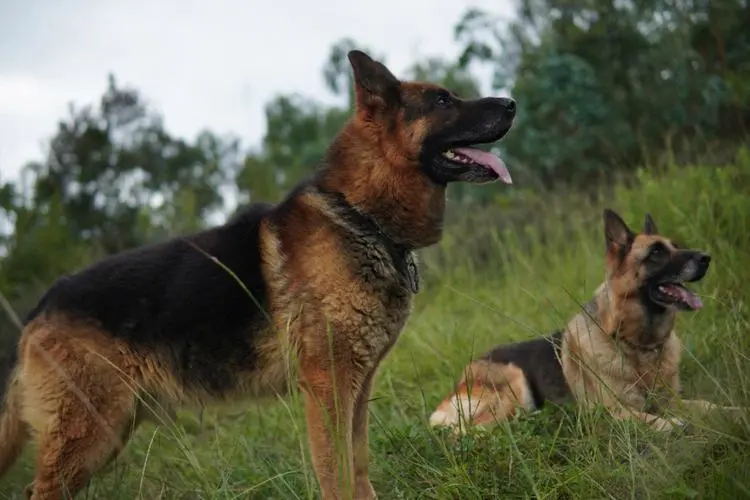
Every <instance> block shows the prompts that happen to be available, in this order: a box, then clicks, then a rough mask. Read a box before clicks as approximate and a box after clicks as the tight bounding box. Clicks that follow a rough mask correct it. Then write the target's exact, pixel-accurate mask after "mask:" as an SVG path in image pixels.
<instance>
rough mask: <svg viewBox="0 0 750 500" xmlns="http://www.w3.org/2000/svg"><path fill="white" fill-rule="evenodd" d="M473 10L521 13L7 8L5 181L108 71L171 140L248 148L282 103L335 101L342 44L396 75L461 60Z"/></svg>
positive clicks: (124, 1)
mask: <svg viewBox="0 0 750 500" xmlns="http://www.w3.org/2000/svg"><path fill="white" fill-rule="evenodd" d="M470 6H475V7H480V8H482V9H485V10H488V11H490V12H492V13H493V14H499V15H502V16H504V17H510V16H512V11H513V7H512V3H511V0H496V1H490V0H469V1H467V0H463V1H462V0H376V1H374V2H364V1H362V2H356V1H352V0H348V1H346V0H318V1H313V2H310V1H300V0H298V1H268V0H265V1H262V2H261V1H260V0H244V1H243V0H215V1H213V2H209V1H207V0H180V1H177V0H152V1H148V0H98V1H97V0H75V1H74V0H27V1H25V2H22V1H12V0H11V1H0V180H2V181H5V180H11V179H16V178H17V175H18V172H19V170H20V167H21V166H23V165H24V164H25V163H26V162H27V161H29V160H33V159H41V158H42V157H43V151H44V149H43V147H44V141H46V140H47V139H48V138H49V137H50V136H51V135H52V134H53V133H54V132H55V129H56V124H57V121H58V120H59V119H60V118H62V117H63V116H65V115H66V114H67V105H68V103H69V102H70V101H73V102H74V103H75V104H76V105H78V106H82V105H85V104H89V103H94V102H95V101H96V100H98V98H99V97H100V96H101V94H102V93H103V91H104V90H105V88H106V84H107V81H106V78H107V73H108V72H113V73H114V74H115V76H116V77H117V79H118V82H119V83H120V84H127V85H133V86H135V88H137V89H138V90H139V91H141V93H142V95H143V97H145V98H146V99H147V100H148V102H149V103H150V105H151V108H152V109H155V110H157V111H159V112H160V113H161V114H162V115H163V116H164V118H165V126H166V128H167V130H168V131H169V132H171V133H173V134H176V135H179V136H182V137H187V138H192V137H194V135H195V134H196V133H197V132H198V131H199V130H200V129H201V128H204V127H207V128H209V129H211V130H212V131H214V132H216V133H220V134H221V133H225V132H232V133H234V134H237V135H239V136H240V137H241V138H242V139H243V145H244V146H248V145H250V144H257V143H258V142H259V140H260V139H261V137H262V135H263V133H264V131H265V125H264V116H263V106H264V105H265V103H267V102H268V101H269V100H270V99H271V98H272V97H273V96H274V95H276V94H278V93H291V92H297V93H301V94H303V95H306V96H310V97H314V98H319V99H324V100H325V99H331V97H330V95H328V94H327V92H326V89H325V86H324V83H323V78H322V75H321V70H322V67H323V64H324V63H325V61H326V58H327V56H328V51H329V48H330V47H331V45H332V44H333V43H334V42H336V41H337V40H338V39H340V38H342V37H345V36H347V37H351V38H353V39H354V40H355V41H357V42H358V43H361V44H363V45H364V46H366V47H369V48H371V49H372V50H373V51H374V52H376V53H379V54H385V55H386V63H387V64H388V66H389V67H390V68H391V70H393V71H394V73H395V74H396V75H397V76H398V75H399V74H400V73H401V72H402V71H403V70H404V69H405V68H406V67H407V66H409V65H411V64H412V63H413V62H415V61H416V59H417V58H420V57H423V56H427V55H440V56H448V57H453V56H455V55H456V54H457V51H458V47H457V46H456V45H455V43H454V42H453V26H454V25H455V23H456V22H457V21H458V20H459V18H460V16H461V15H462V14H463V13H464V12H465V11H466V10H467V9H468V8H469V7H470Z"/></svg>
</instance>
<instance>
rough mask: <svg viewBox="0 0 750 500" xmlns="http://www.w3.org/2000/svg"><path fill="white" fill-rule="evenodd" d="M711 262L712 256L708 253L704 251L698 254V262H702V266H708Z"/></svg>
mask: <svg viewBox="0 0 750 500" xmlns="http://www.w3.org/2000/svg"><path fill="white" fill-rule="evenodd" d="M710 263H711V256H710V255H708V254H707V253H702V254H699V255H698V264H700V266H701V267H708V265H709V264H710Z"/></svg>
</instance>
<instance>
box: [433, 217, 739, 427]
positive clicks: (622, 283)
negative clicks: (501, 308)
mask: <svg viewBox="0 0 750 500" xmlns="http://www.w3.org/2000/svg"><path fill="white" fill-rule="evenodd" d="M604 230H605V235H606V246H607V255H606V279H605V281H604V283H603V284H601V285H600V286H599V288H598V289H597V290H596V293H595V295H594V298H593V299H592V300H591V301H590V302H588V303H587V304H586V305H585V306H584V308H583V310H582V311H581V312H579V313H578V314H576V315H575V316H574V317H573V318H572V319H571V321H570V322H569V323H568V325H567V326H566V327H565V329H563V330H562V331H559V332H556V333H554V334H552V335H549V336H547V337H541V338H536V339H533V340H529V341H525V342H518V343H515V344H509V345H501V346H498V347H496V348H495V349H493V350H492V351H490V352H488V353H486V354H485V355H484V356H482V357H481V358H480V359H477V360H476V361H474V362H472V363H470V364H469V365H468V366H467V367H466V368H465V370H464V375H463V377H462V379H461V380H460V382H459V384H458V386H457V387H456V389H455V390H454V392H453V393H452V394H451V395H450V396H448V397H447V398H445V399H444V400H443V401H441V403H440V404H439V405H438V407H437V408H436V409H435V411H434V412H433V414H432V415H431V417H430V423H431V424H432V425H433V426H455V427H454V430H455V431H457V432H462V431H463V430H465V429H466V428H467V427H471V426H479V427H483V428H486V427H489V426H492V425H493V424H495V423H497V422H498V421H502V420H505V419H507V418H510V417H513V416H516V415H518V414H519V411H520V410H522V409H523V410H534V409H536V408H539V407H541V406H542V405H543V404H544V402H545V401H549V402H552V403H554V404H563V403H566V402H567V401H570V400H575V401H576V402H577V403H578V404H580V405H582V406H596V405H603V406H605V407H606V408H607V409H608V411H609V412H610V414H612V415H613V416H614V417H615V418H627V417H634V418H637V419H640V420H643V421H645V422H647V423H649V424H651V425H652V426H653V427H654V428H655V429H659V430H669V429H672V428H673V427H674V426H675V425H678V424H680V423H681V422H680V421H678V420H676V419H674V418H669V417H666V416H663V415H659V413H660V410H665V409H666V408H668V407H670V406H674V405H678V404H682V405H684V406H687V407H688V408H689V409H690V408H692V409H695V410H709V409H714V408H716V406H715V405H713V404H712V403H709V402H707V401H690V400H680V398H679V397H678V395H679V393H680V376H679V363H680V356H681V351H682V346H681V344H680V340H679V338H678V337H677V334H676V333H675V317H676V313H677V312H678V311H679V310H688V309H692V308H693V307H694V306H695V307H698V306H699V301H697V298H696V296H695V295H694V294H692V293H691V295H690V297H692V299H695V301H693V302H692V303H688V302H683V301H681V300H672V299H673V297H671V296H665V295H664V293H663V292H662V291H661V290H662V288H661V287H663V286H664V285H667V286H670V287H673V286H675V285H679V286H681V287H682V289H684V290H685V291H686V292H687V289H686V288H684V286H683V284H684V283H685V282H691V281H698V280H700V279H702V278H703V276H704V275H705V273H706V271H707V270H708V266H709V262H710V257H709V256H708V254H706V253H703V252H701V251H696V250H686V249H681V248H679V247H678V246H677V245H676V244H675V243H673V242H672V241H671V240H670V239H668V238H666V237H664V236H661V235H659V234H658V232H657V229H656V225H655V223H654V221H653V219H652V218H651V216H650V215H647V216H646V221H645V226H644V229H643V232H641V233H640V234H635V233H633V232H632V231H631V230H630V229H629V228H628V227H627V225H626V224H625V223H624V222H623V221H622V219H621V218H620V217H619V216H618V215H617V214H616V213H615V212H613V211H611V210H605V211H604ZM692 299H691V300H692ZM696 301H697V302H696ZM691 304H692V305H691ZM724 409H726V410H737V408H724Z"/></svg>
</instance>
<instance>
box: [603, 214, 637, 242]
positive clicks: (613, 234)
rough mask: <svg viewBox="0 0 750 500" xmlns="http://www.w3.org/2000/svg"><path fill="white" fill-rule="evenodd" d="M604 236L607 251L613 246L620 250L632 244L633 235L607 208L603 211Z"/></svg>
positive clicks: (618, 217) (617, 216)
mask: <svg viewBox="0 0 750 500" xmlns="http://www.w3.org/2000/svg"><path fill="white" fill-rule="evenodd" d="M604 236H605V238H606V243H607V250H610V249H611V248H612V247H613V246H614V247H615V248H622V247H627V246H630V244H631V243H633V239H634V238H635V235H634V234H633V232H632V231H631V230H630V228H628V225H627V224H625V222H624V221H623V220H622V219H621V218H620V216H619V215H617V214H616V213H615V211H614V210H610V209H609V208H605V209H604Z"/></svg>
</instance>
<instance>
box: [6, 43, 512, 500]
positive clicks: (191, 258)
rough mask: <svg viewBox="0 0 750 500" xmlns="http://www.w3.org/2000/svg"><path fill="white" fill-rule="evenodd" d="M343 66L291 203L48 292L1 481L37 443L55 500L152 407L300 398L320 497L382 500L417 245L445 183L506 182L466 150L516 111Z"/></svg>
mask: <svg viewBox="0 0 750 500" xmlns="http://www.w3.org/2000/svg"><path fill="white" fill-rule="evenodd" d="M348 57H349V61H350V63H351V65H352V68H353V71H354V79H355V91H356V110H355V114H354V116H353V117H352V118H351V119H350V120H349V122H348V123H347V124H346V125H345V127H344V128H343V130H342V131H341V132H340V133H339V134H338V136H337V137H336V138H335V140H334V141H333V143H332V144H331V146H330V148H329V150H328V152H327V155H326V158H325V162H324V166H323V167H322V168H321V169H320V170H319V171H318V172H317V173H316V174H315V175H314V176H313V177H312V178H311V179H310V180H308V181H307V182H304V183H302V184H301V185H299V186H298V187H297V188H296V189H295V190H294V191H293V192H292V193H291V194H289V195H288V197H287V198H286V199H285V200H284V201H282V202H281V203H280V204H278V205H276V206H271V205H266V204H256V205H253V206H251V207H250V208H248V209H247V210H245V211H244V212H242V213H240V214H239V215H237V216H236V217H234V218H233V219H232V220H230V221H229V222H228V223H226V224H225V225H222V226H219V227H216V228H214V229H210V230H207V231H202V232H199V233H197V234H193V235H190V236H186V237H181V238H175V239H172V240H170V241H167V242H165V243H162V244H158V245H154V246H149V247H145V248H139V249H136V250H132V251H128V252H124V253H121V254H119V255H115V256H113V257H110V258H107V259H105V260H102V261H100V262H98V263H96V264H94V265H92V266H91V267H88V268H86V269H84V270H82V271H80V272H78V273H77V274H74V275H72V276H70V277H66V278H63V279H60V280H58V281H57V282H56V283H55V284H54V285H53V286H52V287H51V288H50V290H49V291H48V292H47V293H46V295H45V296H44V297H43V298H42V300H41V301H40V303H39V305H38V306H37V308H36V309H35V310H34V311H33V312H32V313H31V314H30V316H29V318H28V320H27V324H26V326H25V329H24V331H23V334H22V336H21V339H20V342H19V346H18V349H19V362H18V366H17V367H16V368H15V370H14V372H13V375H12V377H11V381H10V385H9V388H8V392H7V395H6V399H5V406H4V410H3V413H2V416H1V417H0V474H2V473H3V472H5V470H6V469H7V468H8V467H9V466H10V465H11V463H12V462H13V461H14V459H15V458H16V456H17V455H18V453H19V452H20V450H21V448H22V446H23V444H24V442H25V441H26V439H27V437H29V436H30V435H31V434H34V435H35V437H36V439H37V441H38V444H39V449H38V453H37V460H36V474H35V477H34V481H33V483H32V484H31V485H30V486H29V494H30V497H31V498H33V499H38V500H41V499H57V498H60V497H61V495H62V491H63V489H67V490H68V491H69V492H71V493H75V492H77V491H79V490H80V489H81V488H83V487H84V485H85V484H86V483H87V481H88V480H89V478H90V477H91V475H92V474H94V473H95V472H96V471H97V470H99V469H100V468H101V467H102V466H103V465H105V464H106V463H107V462H108V461H109V460H110V459H112V457H114V456H115V455H116V454H117V452H118V451H119V450H120V449H121V448H122V447H123V446H124V444H125V442H126V441H127V439H128V436H129V434H130V433H131V432H132V430H133V428H134V427H135V426H136V425H137V424H138V422H139V421H141V420H142V419H143V418H149V417H151V418H153V414H152V413H153V408H154V407H155V405H157V404H158V405H159V406H160V407H166V408H170V407H176V406H179V405H191V404H203V403H210V402H211V401H222V400H232V399H239V398H243V397H258V396H262V395H278V394H283V393H285V392H286V391H287V390H288V389H289V386H295V385H298V386H299V387H300V388H301V389H302V391H303V393H304V402H305V411H306V419H307V430H308V437H309V441H310V446H311V451H312V457H313V465H314V468H315V471H316V473H317V476H318V480H319V482H320V486H321V489H322V492H323V497H324V498H326V499H333V498H351V497H356V498H363V499H365V498H366V499H369V498H374V497H375V492H374V491H373V488H372V486H371V484H370V480H369V477H368V444H367V404H368V399H369V394H370V389H371V387H372V383H373V377H374V376H375V372H376V370H377V367H378V364H379V363H380V361H381V360H382V359H383V357H384V356H385V355H386V354H387V353H388V351H389V350H390V349H391V347H392V346H393V344H394V343H395V342H396V339H397V338H398V336H399V333H400V332H401V330H402V328H403V326H404V324H405V322H406V320H407V318H408V316H409V314H410V311H411V300H412V294H414V293H416V292H417V290H418V286H419V280H418V274H417V267H416V263H415V260H414V254H413V250H415V249H418V248H422V247H426V246H428V245H432V244H434V243H436V242H438V241H439V240H440V237H441V233H442V223H443V214H444V209H445V190H446V185H447V184H448V183H450V182H453V181H467V182H477V183H482V182H489V181H494V180H496V179H501V180H503V181H504V182H506V183H510V182H511V180H510V176H509V174H508V171H507V169H506V168H505V166H504V164H503V163H502V162H501V161H500V160H499V159H498V158H497V157H495V156H493V155H491V154H489V153H485V152H483V151H481V150H477V149H471V148H469V147H468V146H471V145H473V144H479V143H489V142H494V141H496V140H498V139H500V138H501V137H503V136H504V135H505V134H506V133H507V132H508V130H509V129H510V128H511V125H512V122H513V118H514V115H515V102H514V101H513V100H511V99H504V98H484V99H477V100H471V101H464V100H461V99H459V98H458V97H457V96H456V95H455V94H454V93H452V92H450V91H449V90H446V89H443V88H440V87H438V86H436V85H433V84H429V83H423V82H401V81H399V80H398V79H397V78H396V77H395V76H393V74H391V72H390V71H389V70H388V69H387V68H386V67H385V66H384V65H382V64H381V63H379V62H376V61H373V60H372V59H371V58H370V57H368V56H367V55H366V54H364V53H363V52H360V51H351V52H350V53H349V55H348ZM295 367H296V375H293V376H291V375H290V370H291V369H292V368H295ZM338 445H340V446H341V448H340V449H342V450H343V451H341V452H337V451H336V449H337V448H336V447H337V446H338ZM352 488H353V489H352Z"/></svg>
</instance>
